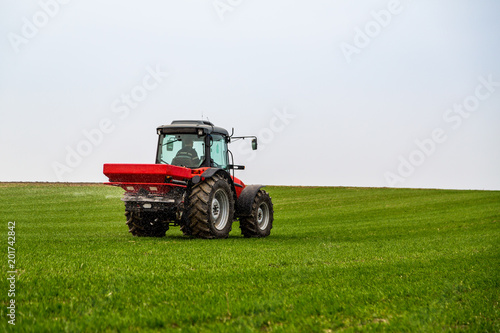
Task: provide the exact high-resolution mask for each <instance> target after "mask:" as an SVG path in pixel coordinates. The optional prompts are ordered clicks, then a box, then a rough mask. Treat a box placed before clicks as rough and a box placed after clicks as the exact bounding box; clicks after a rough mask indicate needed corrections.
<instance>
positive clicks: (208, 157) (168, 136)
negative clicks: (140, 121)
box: [156, 120, 257, 170]
mask: <svg viewBox="0 0 500 333" xmlns="http://www.w3.org/2000/svg"><path fill="white" fill-rule="evenodd" d="M157 132H158V135H159V138H158V149H157V154H156V163H157V164H170V165H175V166H182V167H186V168H191V169H197V168H205V167H208V168H219V169H223V170H229V169H232V168H234V166H233V165H232V164H230V162H229V156H230V151H229V150H228V147H227V144H228V143H229V142H231V136H230V135H229V133H228V132H227V131H226V130H225V129H224V128H221V127H216V126H214V124H212V123H211V122H209V121H204V120H176V121H173V122H172V124H170V125H164V126H160V127H158V128H157ZM241 138H243V137H238V138H234V139H241ZM253 147H254V148H255V149H256V148H257V142H256V139H254V142H253Z"/></svg>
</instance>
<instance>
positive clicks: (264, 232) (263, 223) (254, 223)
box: [240, 190, 274, 237]
mask: <svg viewBox="0 0 500 333" xmlns="http://www.w3.org/2000/svg"><path fill="white" fill-rule="evenodd" d="M273 221H274V209H273V202H272V201H271V197H270V196H269V194H268V193H267V192H266V191H264V190H259V192H257V195H256V196H255V199H254V201H253V204H252V215H250V216H246V217H241V218H240V229H241V233H242V234H243V236H245V237H267V236H269V234H270V233H271V229H272V227H273Z"/></svg>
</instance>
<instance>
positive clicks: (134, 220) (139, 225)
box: [125, 211, 168, 237]
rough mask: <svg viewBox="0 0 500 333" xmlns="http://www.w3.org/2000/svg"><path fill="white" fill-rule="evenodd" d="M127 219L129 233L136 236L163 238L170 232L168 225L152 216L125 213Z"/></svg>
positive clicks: (140, 213)
mask: <svg viewBox="0 0 500 333" xmlns="http://www.w3.org/2000/svg"><path fill="white" fill-rule="evenodd" d="M125 217H126V218H127V225H128V232H130V233H131V234H132V235H134V236H138V237H163V236H165V232H166V231H167V230H168V225H167V224H164V223H163V222H162V221H160V220H159V219H158V218H157V217H155V216H154V215H151V214H147V213H142V212H130V211H125Z"/></svg>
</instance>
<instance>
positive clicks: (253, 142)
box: [252, 138, 258, 150]
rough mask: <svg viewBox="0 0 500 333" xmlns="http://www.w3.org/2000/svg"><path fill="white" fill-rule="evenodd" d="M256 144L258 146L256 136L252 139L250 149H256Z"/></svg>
mask: <svg viewBox="0 0 500 333" xmlns="http://www.w3.org/2000/svg"><path fill="white" fill-rule="evenodd" d="M257 146H258V144H257V138H254V139H253V140H252V150H257Z"/></svg>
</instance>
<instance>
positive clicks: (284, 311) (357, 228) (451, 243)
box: [0, 184, 500, 332]
mask: <svg viewBox="0 0 500 333" xmlns="http://www.w3.org/2000/svg"><path fill="white" fill-rule="evenodd" d="M267 190H268V191H269V192H270V194H271V196H272V197H273V202H274V205H275V224H274V228H273V230H272V232H271V236H270V237H268V238H265V239H245V238H243V237H241V235H240V233H239V228H238V224H237V223H235V224H234V226H233V231H232V232H231V235H230V238H228V239H226V240H198V239H190V238H185V237H183V236H182V234H181V232H180V231H179V230H178V228H172V229H171V230H169V231H168V232H167V236H166V237H164V238H161V239H152V238H134V237H132V236H131V235H130V234H129V233H128V232H127V227H126V226H125V220H124V216H123V211H124V209H123V204H122V202H121V201H120V197H121V194H122V190H121V189H118V188H114V187H106V186H101V185H73V186H69V185H51V184H0V199H1V200H0V216H1V219H0V223H1V228H2V229H1V230H3V231H2V233H3V235H4V236H2V239H3V240H4V246H3V248H4V251H5V249H6V248H7V244H6V243H7V222H8V221H16V250H17V253H16V255H17V257H16V259H17V263H16V264H17V268H18V271H19V273H18V278H17V283H16V297H15V299H16V304H17V309H16V311H17V312H16V315H17V317H16V326H15V327H12V326H11V325H9V324H8V323H7V319H6V318H7V317H6V314H7V309H6V306H7V305H8V301H9V298H8V297H7V290H8V289H9V288H8V284H7V283H8V282H7V281H6V279H5V278H4V279H2V290H4V292H2V298H1V299H2V302H3V304H2V305H3V306H2V307H1V311H0V312H1V319H0V329H1V330H2V331H12V330H18V331H22V332H103V331H104V332H106V331H107V332H148V331H172V332H177V331H179V332H212V331H213V332H333V331H346V332H357V331H397V332H400V331H408V332H418V331H421V332H429V331H439V332H442V331H471V332H499V331H500V307H499V299H500V288H499V287H500V250H499V245H500V227H499V226H500V192H495V191H489V192H488V191H454V190H453V191H452V190H413V189H371V188H299V187H269V188H267ZM1 268H2V271H3V272H7V271H8V268H7V252H5V255H4V260H2V261H1ZM5 275H6V273H5V274H4V276H5Z"/></svg>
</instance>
